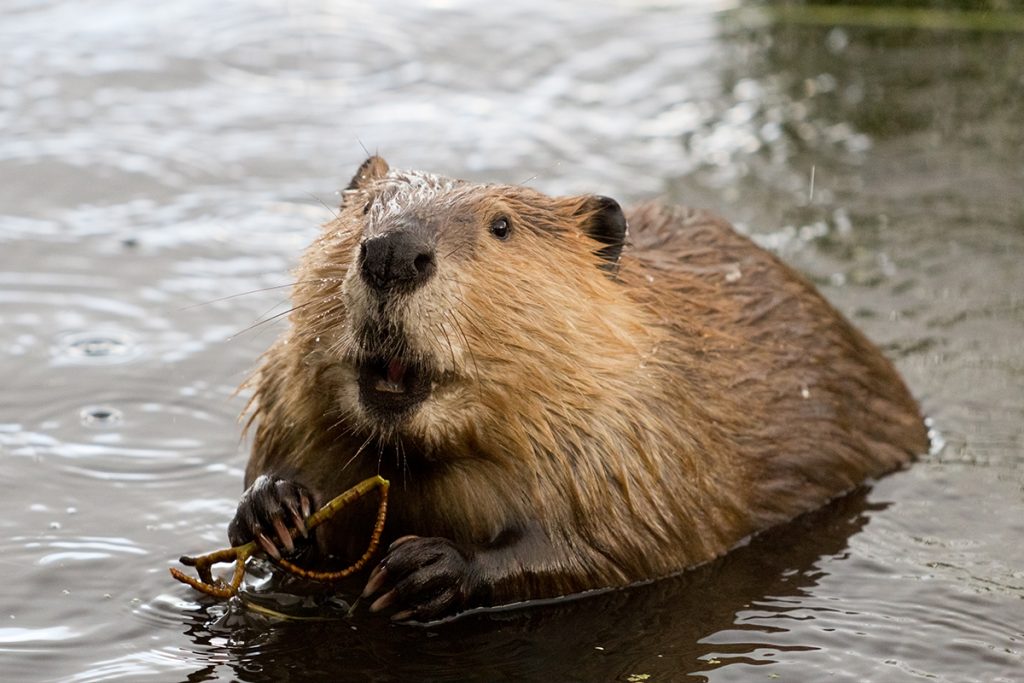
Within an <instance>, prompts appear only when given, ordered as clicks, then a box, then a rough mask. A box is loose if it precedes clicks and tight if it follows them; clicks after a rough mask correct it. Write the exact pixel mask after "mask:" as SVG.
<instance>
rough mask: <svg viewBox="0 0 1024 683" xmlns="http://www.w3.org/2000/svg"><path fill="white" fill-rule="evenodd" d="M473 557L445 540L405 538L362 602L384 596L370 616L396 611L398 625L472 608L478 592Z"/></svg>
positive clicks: (372, 607) (373, 579) (369, 583)
mask: <svg viewBox="0 0 1024 683" xmlns="http://www.w3.org/2000/svg"><path fill="white" fill-rule="evenodd" d="M469 555H470V553H469V552H468V551H464V550H462V549H460V548H458V547H456V546H455V544H454V543H452V542H451V541H449V540H448V539H446V538H423V537H420V536H404V537H402V538H400V539H398V540H397V541H395V542H394V543H392V544H391V547H390V548H388V555H387V557H385V558H384V561H383V562H381V563H380V565H379V566H378V567H377V568H376V569H374V570H373V573H371V574H370V579H369V580H368V581H367V582H366V588H365V589H364V590H363V598H369V597H371V596H373V595H375V594H377V593H383V594H382V595H380V597H378V598H377V599H376V600H375V601H374V602H373V604H371V605H370V611H371V612H380V611H383V610H386V609H391V608H394V609H396V610H397V611H396V612H395V613H394V614H393V615H392V616H391V618H392V619H393V620H395V621H404V620H407V619H414V620H416V621H430V620H431V619H435V618H438V617H441V616H446V615H449V614H454V613H455V612H458V611H459V610H460V609H463V608H465V607H467V606H468V604H469V601H470V598H471V597H472V596H473V594H474V592H475V589H476V586H475V584H474V579H473V576H472V575H471V573H470V571H469V570H470V563H471V561H472V558H471V557H470V556H469Z"/></svg>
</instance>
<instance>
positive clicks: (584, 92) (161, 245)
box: [0, 0, 1024, 682]
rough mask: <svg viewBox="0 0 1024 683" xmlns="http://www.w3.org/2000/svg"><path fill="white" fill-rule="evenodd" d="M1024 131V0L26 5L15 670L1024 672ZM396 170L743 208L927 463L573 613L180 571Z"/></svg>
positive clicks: (223, 518)
mask: <svg viewBox="0 0 1024 683" xmlns="http://www.w3.org/2000/svg"><path fill="white" fill-rule="evenodd" d="M1022 122H1024V7H1022V6H1021V4H1020V3H1018V2H1011V1H1009V0H1004V1H998V0H991V1H988V2H985V1H982V0H978V1H975V2H972V1H969V0H964V1H959V2H958V1H955V0H946V1H939V0H933V1H921V2H885V3H883V2H866V1H855V0H849V1H847V2H836V3H830V2H818V3H815V4H804V3H799V2H791V3H771V4H769V3H763V2H753V1H748V2H744V1H742V0H722V1H718V2H696V1H694V2H669V1H658V0H617V1H615V0H609V1H606V2H583V1H581V0H580V1H577V0H567V1H564V2H559V3H553V2H538V1H535V0H524V1H522V2H506V3H483V2H471V1H469V0H434V1H430V2H413V1H412V0H396V1H394V2H388V3H369V2H350V1H348V0H320V1H315V0H293V1H290V2H285V1H272V0H255V1H254V0H245V1H241V0H223V1H222V2H218V3H208V2H198V1H196V0H179V1H178V2H174V3H161V4H156V3H140V2H135V1H129V0H81V1H79V2H74V3H57V2H52V1H50V2H46V1H39V0H34V1H28V0H0V377H2V386H3V391H2V393H0V485H2V486H3V492H2V495H0V661H2V662H3V665H2V666H3V670H4V677H5V678H9V680H12V681H28V680H53V681H57V680H60V681H103V680H130V681H147V680H190V681H203V680H232V679H235V680H247V681H248V680H284V679H287V678H288V677H289V676H290V677H292V678H296V679H302V678H303V676H304V675H305V676H308V677H310V678H312V679H315V677H323V678H325V679H326V678H330V679H332V680H349V679H351V680H453V681H463V680H481V681H494V680H579V681H599V680H600V681H606V680H607V681H612V680H614V681H632V682H636V681H645V680H646V681H675V680H710V681H758V680H780V681H818V680H830V681H850V682H854V681H883V680H884V681H916V680H919V679H923V678H926V679H928V680H939V681H957V682H962V681H985V682H993V681H1019V680H1020V676H1021V672H1022V671H1024V602H1022V599H1024V514H1022V513H1024V342H1022V339H1024V259H1022V256H1024V190H1022V188H1024V123H1022ZM365 150H369V151H372V152H379V153H380V154H382V155H383V156H385V157H386V158H387V159H388V160H389V162H390V163H391V164H392V166H395V167H399V168H401V167H408V168H418V169H423V170H430V171H436V172H440V173H443V174H447V175H452V176H457V177H463V178H468V179H473V180H480V181H504V182H517V183H522V182H528V183H529V184H530V185H532V186H534V187H536V188H538V189H540V190H542V191H545V192H548V193H552V194H557V193H569V192H598V193H601V194H607V195H610V196H612V197H615V198H617V199H618V200H619V201H620V202H623V203H624V204H628V203H631V202H635V201H639V200H644V199H650V198H661V199H663V200H664V201H669V202H678V203H687V204H694V205H699V206H705V207H710V208H714V209H715V210H717V211H718V212H720V213H721V214H723V215H724V216H726V217H727V218H729V219H730V220H732V221H733V222H734V223H735V224H736V225H737V226H738V228H739V229H740V230H742V231H744V232H747V233H748V234H750V235H752V236H753V237H754V239H756V240H757V241H758V242H759V243H760V244H762V245H764V246H766V247H767V248H769V249H772V250H774V251H775V252H777V253H779V254H780V255H781V256H782V257H783V258H785V259H786V260H787V261H788V262H790V263H792V264H794V265H795V266H796V267H798V268H799V269H801V270H802V271H804V272H805V273H807V274H808V275H809V276H810V277H811V278H812V279H813V280H814V281H815V282H816V284H818V286H819V287H821V288H822V290H823V291H824V293H825V294H826V296H828V297H829V298H830V299H831V300H832V301H833V302H835V303H836V304H837V306H838V307H839V308H840V309H841V310H842V311H843V312H844V313H846V314H847V315H848V316H850V317H851V318H852V319H853V320H854V322H855V323H856V324H857V325H859V326H860V327H862V328H863V329H864V330H865V331H866V332H867V333H868V334H869V336H871V337H872V338H873V339H875V340H876V341H877V342H879V343H880V344H881V345H882V346H883V348H884V349H885V350H886V352H887V353H888V354H889V355H890V356H891V357H892V358H894V359H895V361H896V363H897V364H898V366H899V368H900V370H901V371H902V372H903V373H904V375H905V377H906V378H907V381H908V383H909V384H910V386H911V388H912V390H913V391H914V393H915V394H916V395H917V396H918V397H919V398H920V400H921V401H922V404H923V406H924V409H925V411H926V412H927V414H928V415H929V416H930V418H931V420H932V424H933V428H934V448H933V451H932V453H930V454H928V455H926V456H925V457H924V458H923V459H922V462H920V463H918V464H916V465H915V466H914V467H912V468H911V469H909V470H907V471H905V472H901V473H898V474H896V475H894V476H891V477H888V478H885V479H884V480H882V481H881V482H879V483H878V484H877V485H876V486H874V487H873V488H871V489H870V490H867V489H866V490H863V491H859V492H857V493H855V494H854V495H851V496H849V497H847V498H845V499H843V500H841V501H838V502H837V503H836V504H834V505H832V506H830V507H829V508H828V509H826V510H824V511H822V512H820V513H818V514H815V515H811V516H808V517H806V518H803V519H801V520H798V521H797V522H795V523H793V524H791V525H789V526H787V527H785V528H782V529H779V530H776V531H774V532H772V533H769V534H766V535H764V536H762V537H760V538H759V539H757V540H755V541H754V542H753V543H752V544H751V545H749V546H747V547H745V548H743V549H741V550H739V551H737V552H734V553H732V554H731V555H730V556H728V557H727V558H725V559H723V560H722V561H720V562H717V563H715V564H714V565H712V566H710V567H705V568H703V569H702V570H699V571H695V572H690V573H688V574H687V575H684V576H683V577H680V578H679V579H675V580H671V581H662V582H659V583H657V584H655V585H653V586H647V587H642V588H638V589H634V590H630V591H624V592H618V593H613V594H610V595H606V596H602V597H592V598H589V599H586V600H582V601H577V602H570V603H565V604H562V605H559V606H555V607H548V608H543V609H534V610H526V611H520V612H518V613H515V612H513V613H502V614H493V615H480V616H474V617H470V618H468V619H465V620H463V621H461V622H458V623H456V624H454V625H451V626H449V627H445V628H439V629H429V630H421V629H409V628H394V627H391V626H389V625H386V624H379V623H376V622H375V621H373V620H368V619H363V620H357V621H355V622H351V623H350V622H345V621H336V620H332V621H288V622H280V621H273V620H269V619H267V618H265V617H261V616H259V615H258V614H255V613H253V612H251V611H249V610H245V609H240V608H239V607H238V605H228V606H225V605H220V604H210V603H208V602H205V601H203V600H200V599H198V598H197V596H196V595H195V594H193V593H192V592H191V591H190V589H188V588H186V587H184V586H182V585H180V584H176V583H174V582H173V581H172V580H171V579H170V576H169V575H168V574H167V567H168V566H170V565H172V564H173V563H174V562H175V560H176V559H177V557H178V555H180V554H181V553H198V552H203V551H206V550H212V549H214V548H217V547H220V546H222V545H224V543H225V541H226V538H225V528H226V525H227V522H228V521H229V519H230V517H231V516H232V514H233V511H234V507H235V504H236V501H237V497H238V495H239V493H240V492H241V487H242V469H243V468H244V464H245V461H246V456H247V454H246V445H245V444H244V443H242V442H240V431H241V430H240V427H239V424H238V423H237V415H238V413H239V412H240V411H241V410H242V408H243V406H244V403H245V398H244V394H243V396H241V397H234V396H233V394H234V392H235V389H236V387H237V386H238V385H239V384H240V383H241V382H242V381H243V379H244V378H245V377H246V375H247V373H248V372H249V371H250V370H251V369H252V368H253V367H254V366H255V364H256V362H257V358H258V356H259V354H260V353H261V352H262V351H263V350H264V349H265V348H266V347H267V346H268V345H269V344H270V342H271V340H272V339H273V338H274V336H275V335H277V334H278V333H280V331H281V329H282V326H283V325H284V320H283V319H279V320H276V321H273V320H272V321H270V322H267V323H266V324H256V323H258V322H259V321H263V320H267V319H270V318H272V317H273V316H274V315H276V314H278V313H280V312H282V311H284V310H285V309H286V302H287V288H286V287H285V286H286V285H287V284H288V283H289V282H290V273H289V271H290V269H291V268H293V267H294V265H295V263H296V261H297V258H298V256H299V254H300V252H301V250H302V249H303V247H304V246H305V245H306V244H308V243H309V242H310V241H311V239H312V238H313V237H314V236H315V235H316V233H317V229H318V225H319V224H321V223H323V222H325V221H327V220H328V219H330V217H331V210H332V208H333V207H334V206H335V205H336V204H337V203H338V195H337V190H338V189H339V188H340V187H342V186H343V185H344V184H345V183H346V182H347V181H348V179H349V178H350V176H351V175H352V173H353V172H354V170H355V168H356V166H357V165H358V164H359V162H360V161H361V160H362V159H363V158H364V157H365V155H366V151H365ZM236 295H237V296H236ZM224 297H233V298H230V299H223V298H224ZM254 324H256V326H255V327H253V325H254Z"/></svg>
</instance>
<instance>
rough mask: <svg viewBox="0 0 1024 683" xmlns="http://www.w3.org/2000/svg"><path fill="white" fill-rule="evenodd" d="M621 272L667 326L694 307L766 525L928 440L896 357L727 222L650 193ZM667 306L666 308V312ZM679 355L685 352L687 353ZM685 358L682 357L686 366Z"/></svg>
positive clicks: (686, 330)
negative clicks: (736, 416)
mask: <svg viewBox="0 0 1024 683" xmlns="http://www.w3.org/2000/svg"><path fill="white" fill-rule="evenodd" d="M629 220H630V233H631V240H632V243H633V248H632V253H631V257H632V258H630V259H628V260H626V262H624V263H623V267H622V277H623V279H624V280H625V281H626V282H627V283H628V284H630V285H632V286H633V287H635V288H637V291H638V292H644V291H645V290H646V291H647V292H648V294H646V295H645V294H641V296H642V297H644V298H648V299H649V301H650V303H651V304H652V305H653V306H655V307H656V308H659V309H661V311H662V313H663V315H664V318H663V319H664V321H665V323H664V324H666V326H667V327H668V328H669V329H670V330H672V334H673V335H676V336H678V335H683V334H692V332H691V330H692V327H690V325H688V324H687V325H686V326H685V327H684V326H683V325H682V324H683V323H687V322H688V321H689V320H690V319H693V318H698V319H700V321H701V322H702V324H703V326H704V328H705V332H706V333H705V339H706V345H707V351H706V354H707V357H708V358H709V362H711V363H713V364H714V370H715V374H716V376H717V379H718V382H719V386H720V387H721V389H722V390H723V391H724V392H726V393H727V395H724V396H714V397H708V399H707V400H709V401H721V402H723V403H725V404H728V405H730V406H732V409H733V410H735V411H741V412H743V413H744V414H745V415H746V416H747V418H748V419H747V420H746V421H745V430H744V433H739V434H735V435H734V438H735V443H736V444H737V445H738V447H739V448H740V449H741V451H742V452H741V453H740V456H741V458H742V460H743V461H744V462H745V463H746V464H747V465H748V466H749V470H748V471H749V477H750V478H749V481H750V486H751V492H750V496H749V501H748V502H749V503H750V505H751V506H752V510H751V511H752V512H756V514H757V516H758V518H759V521H758V524H757V525H758V526H761V525H762V524H764V525H767V524H772V523H776V522H778V521H781V520H784V519H789V518H791V517H792V516H793V515H794V514H797V513H799V512H802V511H804V510H808V509H812V508H814V507H816V506H817V505H820V504H821V503H823V502H824V501H826V500H828V499H829V498H832V497H834V496H836V495H838V494H839V493H842V492H844V491H847V490H849V489H851V488H853V487H855V486H857V485H858V484H860V483H861V482H863V481H864V480H865V479H866V478H871V477H877V476H879V475H881V474H884V473H886V472H889V471H892V470H894V469H897V468H899V467H900V466H902V465H904V464H906V463H907V462H909V461H910V460H911V459H912V458H913V457H914V456H916V455H920V454H923V453H924V452H926V451H927V448H928V438H927V433H926V429H925V426H924V423H923V420H922V419H921V416H920V413H919V411H918V408H917V405H916V403H915V401H914V399H913V398H912V396H911V395H910V392H909V391H908V390H907V388H906V386H905V385H904V384H903V382H902V380H901V379H900V377H899V375H898V374H897V372H896V370H895V369H894V367H893V365H892V364H891V363H890V362H889V360H887V359H886V358H885V357H884V356H883V355H882V353H881V352H880V351H879V350H878V349H877V348H876V347H875V346H874V345H873V344H872V343H871V342H870V341H868V340H867V339H866V338H865V337H864V335H863V334H862V333H861V332H859V331H858V330H857V329H855V328H854V327H853V326H852V325H851V324H850V323H849V322H848V321H847V320H846V319H845V318H844V317H843V316H842V315H841V314H840V313H839V312H837V311H836V310H835V309H834V308H833V307H832V306H831V305H830V304H829V303H828V302H826V301H825V299H824V298H823V297H822V296H821V295H820V294H819V293H818V292H817V290H816V289H815V288H814V287H813V286H812V285H811V284H810V283H809V282H808V281H807V280H806V279H805V278H804V277H803V276H801V275H800V274H798V273H797V272H795V271H794V270H793V269H792V268H790V267H789V266H787V265H786V264H784V263H782V261H780V260H779V259H778V258H776V257H775V256H774V255H772V254H770V253H768V252H767V251H765V250H763V249H761V248H760V247H758V246H757V245H755V244H754V243H753V242H752V241H751V240H749V239H747V238H746V237H744V236H742V235H740V234H738V233H736V232H735V231H734V230H733V229H732V228H731V227H730V226H729V225H728V224H727V223H725V222H724V221H723V220H721V219H719V218H717V217H715V216H713V215H710V214H708V213H706V212H703V211H699V210H694V209H688V208H684V207H665V206H662V205H657V204H647V205H643V206H641V207H638V208H637V209H635V210H634V211H633V212H631V214H630V216H629ZM666 309H670V310H666ZM683 353H686V351H683ZM685 367H686V365H685V364H682V365H680V368H681V370H682V371H685Z"/></svg>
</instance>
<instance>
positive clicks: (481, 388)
mask: <svg viewBox="0 0 1024 683" xmlns="http://www.w3.org/2000/svg"><path fill="white" fill-rule="evenodd" d="M445 315H451V318H450V320H451V321H452V323H454V325H455V331H456V332H458V333H459V335H460V336H461V337H462V342H463V343H464V344H465V345H466V350H467V351H469V357H470V359H471V360H472V361H473V371H474V373H475V374H476V385H477V391H478V392H479V394H480V399H481V400H483V397H484V385H483V383H482V382H481V381H480V366H479V365H477V364H476V354H475V353H473V347H472V346H471V345H470V343H469V338H468V337H466V332H465V331H464V330H463V329H462V326H461V325H459V321H458V319H456V318H455V309H452V308H450V309H448V310H447V311H445Z"/></svg>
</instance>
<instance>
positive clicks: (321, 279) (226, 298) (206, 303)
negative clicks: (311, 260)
mask: <svg viewBox="0 0 1024 683" xmlns="http://www.w3.org/2000/svg"><path fill="white" fill-rule="evenodd" d="M341 279H342V278H333V277H319V278H314V279H312V280H296V281H295V282H289V283H287V284H284V285H274V286H273V287H260V288H259V289H250V290H249V291H248V292H239V293H238V294H230V295H228V296H222V297H220V298H219V299H210V300H209V301H203V302H200V303H198V304H191V305H189V306H183V307H181V308H179V309H177V310H178V311H190V310H192V309H193V308H200V307H202V306H209V305H210V304H216V303H219V302H221V301H229V300H231V299H237V298H238V297H240V296H248V295H250V294H258V293H260V292H271V291H273V290H275V289H284V288H286V287H294V286H295V285H306V284H312V283H314V282H327V281H329V280H341Z"/></svg>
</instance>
